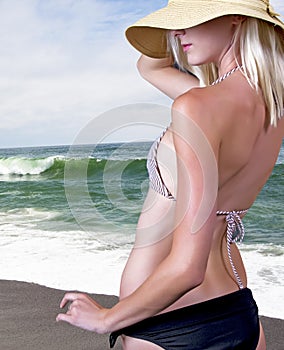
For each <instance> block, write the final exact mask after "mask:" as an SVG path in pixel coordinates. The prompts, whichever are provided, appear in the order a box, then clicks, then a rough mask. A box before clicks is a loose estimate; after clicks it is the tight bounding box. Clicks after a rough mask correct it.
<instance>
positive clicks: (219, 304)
mask: <svg viewBox="0 0 284 350" xmlns="http://www.w3.org/2000/svg"><path fill="white" fill-rule="evenodd" d="M122 334H124V335H127V336H129V337H133V338H138V339H142V340H147V341H149V342H151V343H154V344H157V345H159V346H160V347H161V348H162V349H166V350H228V349H235V350H237V349H239V350H255V349H256V346H257V343H258V339H259V319H258V308H257V305H256V303H255V301H254V299H253V296H252V293H251V291H250V289H248V288H244V289H241V290H239V291H237V292H234V293H231V294H227V295H224V296H221V297H218V298H215V299H211V300H207V301H205V302H202V303H199V304H195V305H190V306H187V307H184V308H181V309H176V310H174V311H170V312H167V313H163V314H160V315H157V316H153V317H150V318H147V319H145V320H143V321H141V322H138V323H136V324H134V325H131V326H129V327H126V328H123V329H120V330H118V331H115V332H113V333H111V335H110V347H111V348H113V347H114V344H115V342H116V340H117V338H118V337H119V336H120V335H122Z"/></svg>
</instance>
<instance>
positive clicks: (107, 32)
mask: <svg viewBox="0 0 284 350" xmlns="http://www.w3.org/2000/svg"><path fill="white" fill-rule="evenodd" d="M166 4H167V1H166V0H136V1H129V0H1V1H0V21H1V32H0V76H1V79H0V117H1V123H0V147H5V146H21V145H45V144H63V143H64V144H70V143H72V141H73V139H74V137H75V136H76V134H77V133H78V132H79V131H80V129H82V128H83V127H84V126H85V125H86V124H87V123H88V121H90V120H91V119H92V118H94V117H95V116H97V115H99V114H101V113H103V112H105V111H107V110H109V109H111V108H114V107H117V106H121V105H127V104H132V103H138V102H150V103H151V102H152V103H158V104H159V103H160V104H169V103H170V102H169V100H168V99H167V98H165V97H163V96H162V94H161V93H159V92H157V91H155V89H153V88H152V87H151V86H150V85H149V84H148V83H146V82H144V81H143V80H142V79H141V78H140V77H139V75H138V73H137V71H136V60H137V58H138V53H137V52H136V51H135V50H133V48H131V47H130V45H129V44H128V43H127V42H126V40H125V37H124V30H125V29H126V27H127V26H129V25H130V24H132V23H134V22H135V21H136V20H137V19H139V18H141V17H142V16H144V15H146V14H148V13H150V12H152V11H154V10H155V9H158V8H160V7H162V6H165V5H166ZM272 4H273V5H274V6H275V9H276V10H277V11H279V12H281V13H284V9H283V7H284V5H283V1H282V0H274V1H272Z"/></svg>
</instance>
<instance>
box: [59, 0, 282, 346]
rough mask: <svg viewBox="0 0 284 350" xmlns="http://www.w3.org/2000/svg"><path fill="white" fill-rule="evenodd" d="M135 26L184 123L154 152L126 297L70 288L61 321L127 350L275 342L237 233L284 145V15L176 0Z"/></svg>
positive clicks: (134, 36)
mask: <svg viewBox="0 0 284 350" xmlns="http://www.w3.org/2000/svg"><path fill="white" fill-rule="evenodd" d="M126 35H127V38H128V40H129V41H130V43H131V44H132V45H133V46H134V47H135V48H136V49H138V50H139V51H140V52H141V53H142V56H141V58H140V60H139V62H138V68H139V71H140V73H141V74H142V76H143V77H144V78H145V79H147V80H148V81H150V82H151V83H152V84H153V85H154V86H156V87H157V88H158V89H160V90H161V91H163V92H164V93H166V94H167V95H168V96H170V97H171V98H173V99H174V103H173V106H172V122H171V125H170V126H169V128H167V130H166V131H165V132H164V133H163V134H162V135H161V137H160V138H159V139H158V140H157V141H156V142H155V143H154V145H153V147H152V148H151V150H150V153H149V159H148V164H147V165H148V171H149V178H150V189H149V192H148V195H147V198H146V200H145V205H144V207H143V210H142V213H141V216H140V218H139V221H138V225H137V234H136V241H135V246H134V248H133V250H132V252H131V254H130V257H129V260H128V262H127V264H126V267H125V270H124V273H123V276H122V280H121V293H120V301H119V302H118V304H116V305H115V306H114V307H113V308H111V309H105V308H103V307H102V306H101V305H98V304H97V303H96V302H95V301H94V300H92V299H91V298H89V297H88V296H86V295H85V294H80V293H67V294H66V295H65V297H64V298H63V300H62V302H61V307H64V306H65V305H66V303H67V302H69V301H71V302H72V303H71V305H70V307H69V310H68V311H67V313H66V314H60V315H58V317H57V320H62V321H66V322H69V323H71V324H73V325H76V326H79V327H82V328H85V329H88V330H92V331H96V332H98V333H106V332H112V334H111V337H110V341H111V346H113V345H114V343H115V340H116V338H117V337H118V336H119V335H123V347H124V349H126V350H128V349H132V350H133V349H135V350H137V349H139V350H144V349H145V350H146V349H147V350H152V349H153V350H154V349H169V350H175V349H184V350H185V349H202V350H204V349H218V350H222V349H246V350H253V349H256V348H257V349H259V350H262V349H265V340H264V337H263V336H262V335H260V334H261V332H260V327H259V320H258V311H257V306H256V304H255V302H254V299H253V297H252V293H251V291H250V290H249V289H248V288H247V287H246V285H247V280H246V273H245V269H244V266H243V263H242V259H241V256H240V254H239V251H238V249H237V247H236V245H235V244H234V243H235V241H237V240H238V239H242V237H243V235H244V227H243V224H242V217H243V216H244V215H245V213H246V211H247V209H248V208H250V207H251V205H252V204H253V202H254V200H255V198H256V197H257V195H258V193H259V191H260V190H261V188H262V187H263V185H264V184H265V182H266V181H267V179H268V177H269V175H270V173H271V171H272V169H273V166H274V164H275V162H276V159H277V156H278V153H279V150H280V147H281V144H282V139H283V135H284V119H283V118H282V116H283V107H284V101H283V97H284V86H283V82H284V59H283V57H284V55H283V54H284V23H282V22H281V21H280V20H279V18H278V17H277V14H276V13H275V12H274V11H273V9H272V7H271V6H270V5H269V2H268V1H264V0H188V1H186V0H170V1H169V4H168V6H167V7H165V8H163V9H161V10H159V11H156V12H154V13H152V14H150V15H149V16H147V17H146V18H143V19H142V20H140V21H138V22H137V23H136V24H135V25H133V26H131V27H130V28H128V30H127V32H126ZM168 43H169V45H168ZM168 47H170V51H169V49H168ZM172 55H173V57H174V58H175V66H176V65H178V66H179V67H180V69H176V68H174V67H173V63H174V61H173V60H172ZM189 72H191V73H193V74H191V73H189ZM153 118H154V116H153Z"/></svg>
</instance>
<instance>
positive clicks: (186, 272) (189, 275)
mask: <svg viewBox="0 0 284 350" xmlns="http://www.w3.org/2000/svg"><path fill="white" fill-rule="evenodd" d="M176 275H177V276H179V279H180V280H181V281H183V283H182V284H183V286H184V288H183V289H184V291H185V292H189V291H190V290H192V289H194V288H197V287H198V286H200V285H201V284H202V283H203V282H204V279H205V270H204V269H202V268H197V267H196V266H191V267H188V266H185V267H180V268H179V271H177V272H176Z"/></svg>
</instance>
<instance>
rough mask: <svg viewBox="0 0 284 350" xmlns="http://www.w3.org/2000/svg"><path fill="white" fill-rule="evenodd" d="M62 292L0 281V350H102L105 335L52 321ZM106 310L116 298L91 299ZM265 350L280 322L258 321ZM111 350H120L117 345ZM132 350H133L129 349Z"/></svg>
mask: <svg viewBox="0 0 284 350" xmlns="http://www.w3.org/2000/svg"><path fill="white" fill-rule="evenodd" d="M64 293H65V292H64V291H62V290H56V289H52V288H47V287H43V286H39V285H36V284H32V283H25V282H16V281H4V280H3V281H0V305H1V311H0V348H1V350H104V349H109V344H108V335H98V334H94V333H92V332H87V331H84V330H81V329H78V328H76V327H72V326H70V325H69V324H66V323H63V322H60V323H57V322H56V321H55V318H56V315H57V314H58V313H59V312H60V308H59V303H60V300H61V299H62V296H63V295H64ZM93 297H94V298H95V299H96V300H97V301H98V302H99V303H100V304H102V305H103V306H106V307H110V306H112V305H113V304H115V303H116V301H117V297H115V296H106V295H93ZM261 320H262V323H263V326H264V329H265V334H266V339H267V350H282V349H283V344H284V320H279V319H274V318H268V317H261ZM115 350H122V347H121V344H120V342H119V341H118V342H117V344H116V346H115ZM133 350H135V349H133Z"/></svg>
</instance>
